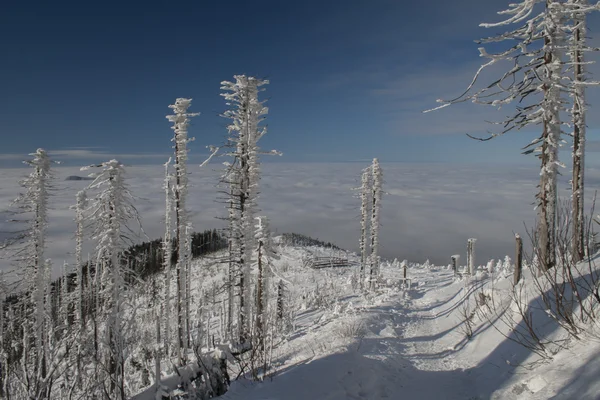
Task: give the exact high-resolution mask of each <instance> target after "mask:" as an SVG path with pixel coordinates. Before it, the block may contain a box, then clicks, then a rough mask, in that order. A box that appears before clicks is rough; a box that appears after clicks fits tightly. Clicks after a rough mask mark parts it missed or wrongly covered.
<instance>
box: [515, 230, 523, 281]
mask: <svg viewBox="0 0 600 400" xmlns="http://www.w3.org/2000/svg"><path fill="white" fill-rule="evenodd" d="M515 239H516V242H517V249H516V256H515V274H514V283H513V284H514V285H515V286H516V285H517V284H518V283H519V281H520V280H521V273H522V271H523V239H521V236H519V235H518V234H517V235H515Z"/></svg>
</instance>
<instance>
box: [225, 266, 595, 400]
mask: <svg viewBox="0 0 600 400" xmlns="http://www.w3.org/2000/svg"><path fill="white" fill-rule="evenodd" d="M320 272H322V273H324V274H326V276H327V278H326V279H324V280H327V279H328V280H329V281H330V284H332V285H335V286H336V287H337V288H338V289H337V293H338V295H337V296H336V298H335V299H332V301H331V303H330V304H329V305H328V306H327V307H323V308H320V309H319V308H314V307H312V308H307V309H305V310H303V311H301V312H299V313H298V315H297V317H296V326H295V329H294V331H293V332H292V333H291V334H290V335H289V336H288V337H287V338H286V339H285V340H284V341H283V342H282V343H280V344H279V345H278V346H277V348H276V357H275V361H276V365H275V371H273V373H272V378H271V379H267V380H265V381H264V382H260V383H256V382H251V381H249V380H244V379H240V380H238V381H236V382H234V383H233V385H232V387H231V389H230V391H229V392H228V393H227V394H225V395H224V396H222V398H223V399H244V400H259V399H270V400H275V399H281V400H284V399H285V400H288V399H289V400H293V399H303V400H304V399H330V400H333V399H517V398H518V399H548V398H556V399H597V398H600V379H598V378H597V376H598V373H599V372H600V360H599V359H598V355H599V353H600V345H599V344H598V341H594V340H593V339H592V338H590V337H589V336H586V337H585V338H583V339H582V340H581V341H580V342H576V343H569V344H568V347H567V348H563V349H561V350H560V351H558V349H557V350H554V351H558V352H556V353H555V354H552V355H551V357H552V359H550V360H540V357H539V356H537V355H536V354H534V353H532V352H531V351H530V350H528V349H527V348H525V347H523V346H522V345H520V344H518V343H515V342H514V341H512V340H510V339H509V338H511V337H512V336H511V332H510V329H508V327H507V325H506V324H505V323H503V321H504V319H503V318H504V317H503V316H502V314H501V313H494V312H492V311H491V308H492V307H490V309H488V310H487V311H486V310H485V308H486V307H487V306H479V307H478V306H477V302H476V299H477V298H479V296H480V295H479V293H482V294H483V295H488V296H489V295H491V294H492V293H494V296H495V297H496V298H495V299H494V301H495V302H498V301H499V299H501V298H502V296H504V295H506V294H507V293H508V290H509V288H511V287H512V284H511V282H512V276H511V274H510V271H505V270H501V271H499V272H497V273H495V274H488V273H485V272H481V271H480V272H479V273H478V275H477V276H476V277H472V278H455V277H454V276H453V272H452V271H451V270H449V269H448V268H447V267H432V266H429V265H424V266H423V265H413V266H411V267H410V268H409V270H408V276H409V277H410V278H411V280H412V287H411V288H410V289H403V288H401V287H400V285H399V284H398V282H399V279H400V277H401V274H402V272H401V270H400V268H399V267H398V264H397V263H396V264H394V263H384V264H383V268H382V275H383V276H384V280H385V281H386V284H385V285H383V287H381V288H380V290H379V291H378V292H377V294H374V295H366V296H364V295H360V294H352V293H351V292H352V291H351V290H350V289H351V288H350V283H349V281H350V279H349V278H350V276H351V271H350V270H346V271H344V273H340V272H339V271H338V272H336V273H335V274H334V273H333V271H320ZM528 276H529V275H528V274H527V271H526V273H525V281H526V283H525V284H526V285H527V279H528ZM306 277H307V276H305V278H306ZM317 282H319V279H316V280H314V281H312V280H309V281H307V280H303V279H300V278H298V279H297V280H296V284H297V285H298V287H301V286H303V285H305V288H304V289H303V290H304V291H306V290H308V289H309V288H311V287H314V285H315V284H317ZM301 291H302V290H299V292H301ZM488 304H490V303H489V302H488ZM464 315H472V318H471V321H472V327H471V329H472V331H473V333H472V337H471V338H470V339H469V338H467V334H466V333H467V332H466V329H467V327H466V325H465V324H464V319H465V317H464ZM491 322H494V323H495V324H494V325H492V324H491ZM543 324H545V325H546V330H545V332H547V334H548V338H553V339H555V340H557V341H559V340H560V339H563V338H564V335H561V332H560V330H559V329H558V326H556V324H555V323H553V321H550V320H549V321H546V322H543ZM505 335H506V336H508V337H509V338H507V337H506V336H505ZM561 347H562V346H561ZM554 351H553V352H554Z"/></svg>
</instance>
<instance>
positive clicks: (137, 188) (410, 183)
mask: <svg viewBox="0 0 600 400" xmlns="http://www.w3.org/2000/svg"><path fill="white" fill-rule="evenodd" d="M366 165H368V163H367V164H365V163H358V162H356V163H294V164H292V163H265V164H264V165H263V166H262V171H263V177H262V180H261V184H260V199H259V202H258V203H259V207H260V212H259V213H260V214H261V215H266V216H267V217H269V219H270V221H271V227H272V230H273V231H274V232H276V233H282V232H297V233H302V234H306V235H309V236H312V237H316V238H319V239H322V240H325V241H331V242H333V243H336V244H337V245H339V246H341V247H343V248H346V249H349V250H352V251H356V250H357V249H358V239H359V234H360V221H359V206H360V200H359V199H358V198H357V197H356V195H357V194H358V192H357V191H355V190H353V188H356V187H358V186H359V185H360V182H359V181H360V174H361V170H362V169H363V168H364V167H365V166H366ZM382 167H383V171H384V191H385V192H386V193H385V195H384V196H383V201H382V214H381V232H380V242H381V247H380V253H381V255H382V257H384V258H391V259H393V258H399V259H408V260H410V261H416V262H423V261H425V260H426V259H429V260H430V261H432V262H434V263H436V264H448V263H449V260H450V256H451V255H453V254H462V255H463V261H464V253H465V250H466V242H467V239H468V238H472V237H473V238H477V239H478V241H477V244H476V254H477V260H478V261H479V262H480V263H482V264H483V263H485V262H487V260H488V259H490V258H499V257H503V256H504V255H506V254H508V255H511V256H512V255H513V253H514V232H518V233H520V234H521V235H522V236H526V232H525V227H524V223H525V224H527V226H528V227H531V226H533V223H534V219H535V211H534V205H533V202H534V195H535V192H536V185H537V183H538V179H539V171H537V170H536V169H535V168H531V167H525V166H510V165H504V166H498V165H494V166H486V165H469V166H457V165H449V164H401V163H389V164H386V163H383V164H382ZM189 171H190V176H189V179H190V184H191V187H190V189H189V198H188V199H189V200H188V208H189V211H190V215H191V220H192V222H193V225H194V229H195V230H204V229H212V228H223V227H225V226H226V224H225V221H223V220H221V219H219V218H222V217H225V216H226V209H225V204H224V203H223V198H224V196H225V193H224V189H225V188H219V187H217V186H216V185H217V183H218V181H219V176H220V174H221V166H220V165H219V164H210V165H208V166H207V167H205V168H203V169H200V168H199V167H198V166H197V165H190V166H189ZM28 172H29V171H28V170H27V169H24V168H13V169H9V168H7V169H2V170H0V217H1V221H0V231H1V232H2V235H3V236H4V237H6V236H7V235H9V233H8V232H10V231H12V230H14V229H16V228H15V227H14V224H11V223H9V222H6V220H7V219H8V214H7V213H6V212H5V211H7V210H9V209H10V203H11V201H12V200H13V199H14V198H15V197H16V196H17V195H18V193H19V192H20V191H22V189H21V188H20V187H19V185H18V180H19V179H20V178H22V177H23V176H25V174H26V173H28ZM55 175H56V181H55V189H54V191H53V197H52V199H51V210H50V212H49V221H48V243H47V257H48V258H51V259H52V260H53V262H54V264H55V272H58V271H59V269H60V266H62V264H63V261H67V262H72V261H73V258H74V257H73V251H74V239H73V233H74V231H75V222H74V211H73V210H72V209H70V206H72V205H73V204H74V203H75V194H76V193H77V191H79V190H81V189H84V188H85V187H86V186H87V185H88V184H89V183H90V182H89V181H65V178H66V177H67V176H70V175H79V176H85V175H86V172H81V171H79V169H78V168H74V167H57V168H55ZM163 180H164V168H162V167H161V166H154V165H153V166H143V165H135V166H131V167H128V168H127V182H128V185H129V187H130V190H131V192H132V193H133V194H134V195H135V196H137V200H136V202H135V206H136V207H137V209H138V211H139V213H140V215H141V217H142V223H143V229H144V231H145V233H146V234H147V236H148V237H149V238H152V239H155V238H159V237H162V235H163V233H164V227H163V221H164V206H165V200H164V190H163V188H162V186H163ZM586 180H587V188H588V197H591V195H592V194H593V192H592V191H593V190H594V189H595V188H597V187H599V183H600V170H598V169H589V168H588V171H587V177H586ZM567 181H568V179H567V177H563V178H562V181H561V185H560V194H561V195H564V196H568V195H569V192H568V182H567ZM590 203H591V202H590V201H588V205H589V204H590ZM140 240H142V239H140ZM526 240H527V239H526ZM91 250H92V245H91V244H88V246H87V247H86V252H87V251H91ZM9 265H10V260H9V259H8V258H7V257H3V260H2V261H1V264H0V267H1V268H2V269H6V268H8V266H9Z"/></svg>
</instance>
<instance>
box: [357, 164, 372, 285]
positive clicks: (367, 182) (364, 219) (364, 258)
mask: <svg viewBox="0 0 600 400" xmlns="http://www.w3.org/2000/svg"><path fill="white" fill-rule="evenodd" d="M372 177H373V172H372V167H371V166H369V167H368V168H365V169H364V171H363V174H362V179H361V182H362V185H361V187H360V203H361V204H360V229H361V230H360V243H359V245H360V271H359V282H360V287H361V288H362V286H363V283H364V280H365V270H366V268H367V264H368V260H369V246H368V245H367V243H368V238H369V215H370V214H371V212H370V211H371V205H372V200H371V196H372V194H373V189H372Z"/></svg>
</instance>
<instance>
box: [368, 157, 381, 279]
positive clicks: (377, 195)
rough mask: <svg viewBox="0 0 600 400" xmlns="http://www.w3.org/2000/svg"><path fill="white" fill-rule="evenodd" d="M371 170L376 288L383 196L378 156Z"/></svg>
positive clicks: (371, 263) (372, 270) (372, 272)
mask: <svg viewBox="0 0 600 400" xmlns="http://www.w3.org/2000/svg"><path fill="white" fill-rule="evenodd" d="M371 172H372V174H373V178H372V183H373V188H372V195H371V200H372V202H373V205H372V207H371V229H370V231H371V249H370V250H371V251H370V253H371V254H370V259H369V267H370V268H369V271H370V272H369V273H370V287H371V288H374V285H375V283H376V281H377V278H378V277H379V221H380V219H381V197H382V194H383V192H382V186H383V171H382V169H381V166H380V165H379V161H378V160H377V159H376V158H374V159H373V164H372V165H371Z"/></svg>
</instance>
